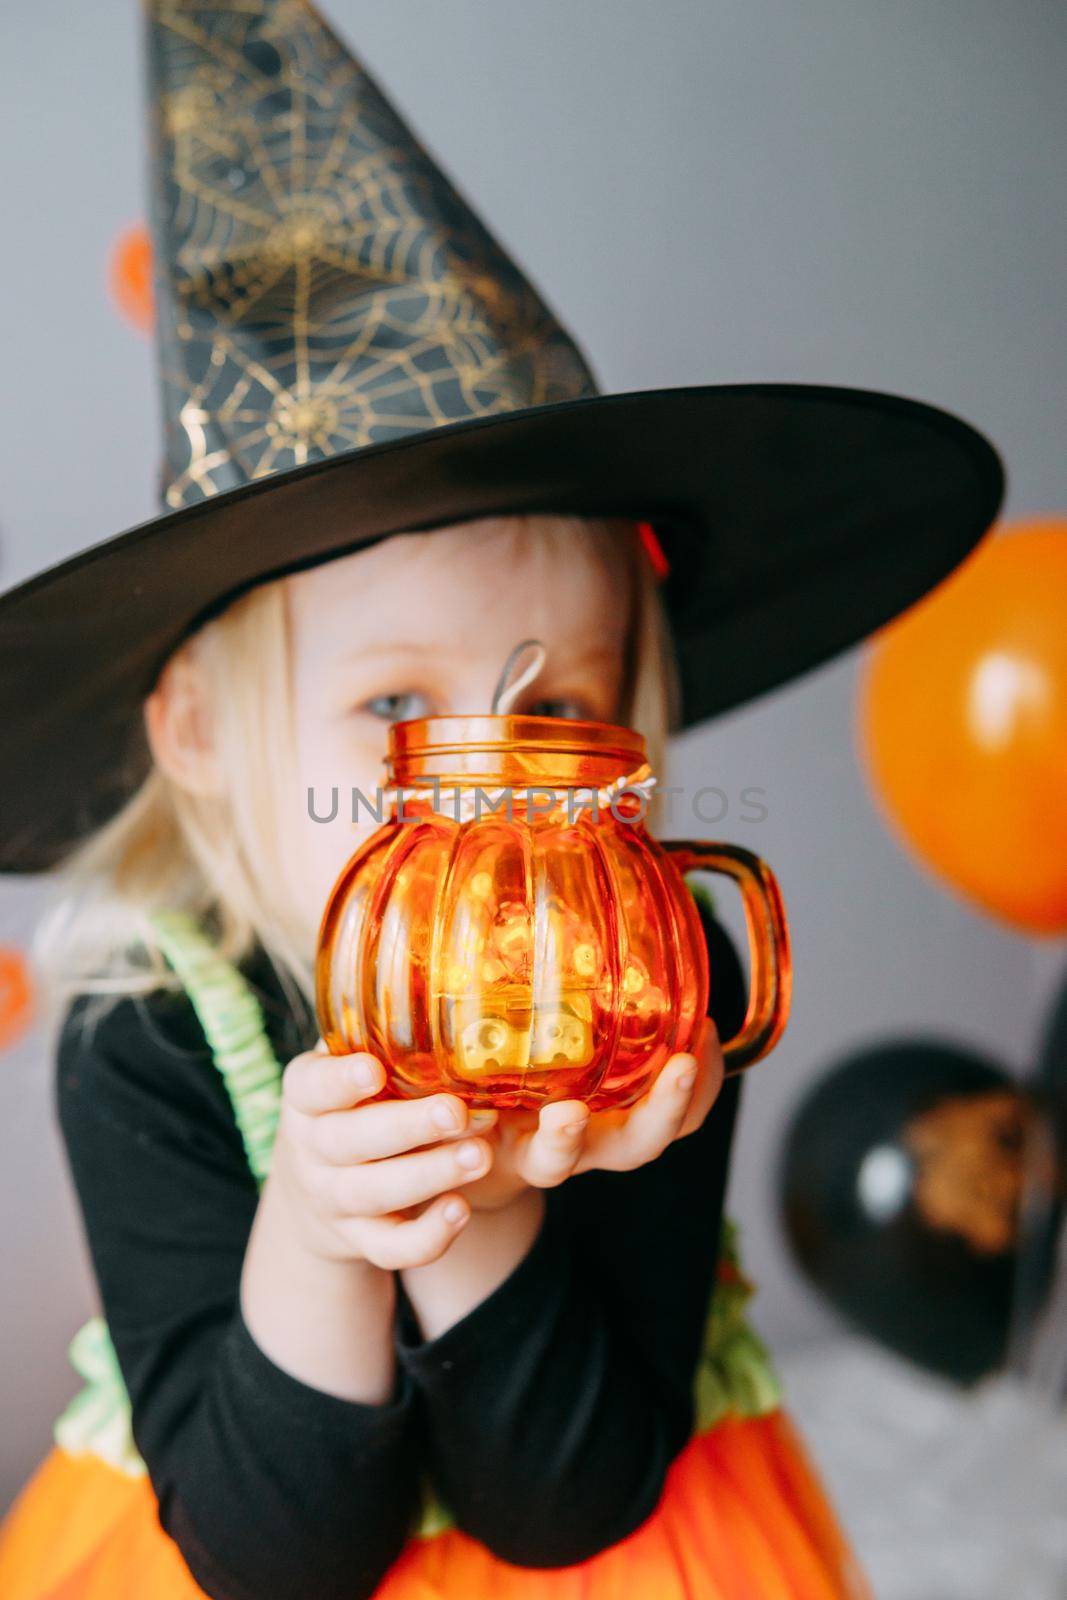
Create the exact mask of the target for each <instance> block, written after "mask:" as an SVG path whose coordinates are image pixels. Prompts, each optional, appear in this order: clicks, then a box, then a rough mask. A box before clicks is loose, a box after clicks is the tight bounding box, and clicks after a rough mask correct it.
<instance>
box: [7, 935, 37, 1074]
mask: <svg viewBox="0 0 1067 1600" xmlns="http://www.w3.org/2000/svg"><path fill="white" fill-rule="evenodd" d="M32 1017H33V986H32V984H31V983H30V974H29V970H28V968H27V966H26V958H25V957H24V956H23V954H22V951H21V950H15V949H12V948H11V947H10V946H8V947H3V946H0V1050H6V1049H7V1047H8V1045H10V1044H14V1042H15V1040H16V1039H17V1038H18V1037H19V1035H20V1034H22V1033H25V1031H26V1029H27V1028H28V1027H29V1025H30V1022H31V1020H32Z"/></svg>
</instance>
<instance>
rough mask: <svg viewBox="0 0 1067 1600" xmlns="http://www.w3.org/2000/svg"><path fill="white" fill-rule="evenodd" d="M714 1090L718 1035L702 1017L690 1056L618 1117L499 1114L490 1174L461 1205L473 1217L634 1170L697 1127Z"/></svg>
mask: <svg viewBox="0 0 1067 1600" xmlns="http://www.w3.org/2000/svg"><path fill="white" fill-rule="evenodd" d="M722 1082H723V1057H722V1050H721V1048H720V1045H719V1034H718V1030H717V1029H716V1027H715V1024H714V1022H713V1021H712V1019H711V1018H710V1017H708V1018H706V1019H705V1024H704V1029H703V1032H702V1034H701V1037H700V1040H699V1042H698V1045H697V1051H696V1054H695V1055H687V1054H684V1055H675V1056H671V1057H670V1058H669V1060H667V1061H666V1062H664V1064H663V1067H662V1069H661V1071H660V1073H659V1075H658V1077H657V1078H656V1080H655V1082H654V1083H653V1084H652V1087H651V1088H650V1089H649V1090H648V1091H647V1093H646V1094H644V1095H643V1096H642V1097H641V1099H640V1100H638V1101H636V1102H635V1104H634V1105H632V1106H627V1107H626V1108H625V1109H624V1110H609V1111H592V1112H591V1111H590V1110H589V1107H588V1106H587V1105H586V1104H585V1102H584V1101H582V1100H556V1101H554V1102H553V1103H552V1104H550V1105H546V1106H542V1107H541V1110H540V1113H539V1114H538V1113H535V1112H533V1111H504V1112H502V1113H501V1114H500V1116H499V1118H498V1121H497V1126H496V1128H495V1129H494V1130H493V1133H492V1135H491V1143H492V1145H493V1148H494V1151H495V1157H494V1161H493V1167H492V1171H491V1172H490V1173H488V1174H487V1176H485V1177H484V1178H480V1179H479V1181H478V1182H477V1183H476V1184H474V1185H472V1187H471V1188H469V1189H468V1190H467V1198H468V1199H469V1200H470V1203H471V1205H472V1206H473V1207H474V1208H475V1210H476V1211H477V1210H496V1209H497V1208H498V1207H500V1206H503V1205H507V1204H508V1203H509V1201H511V1200H514V1199H515V1198H516V1196H517V1195H518V1194H520V1193H521V1192H522V1190H523V1189H525V1188H527V1187H531V1188H537V1189H551V1188H555V1187H556V1185H557V1184H560V1183H563V1182H564V1180H565V1179H567V1178H570V1177H572V1176H573V1175H574V1174H575V1173H577V1172H588V1171H591V1170H592V1169H593V1168H602V1169H604V1170H607V1171H612V1172H628V1171H630V1170H632V1169H633V1168H634V1167H642V1166H644V1165H645V1163H646V1162H648V1161H654V1160H655V1158H656V1157H657V1156H658V1155H661V1154H662V1152H663V1151H664V1150H665V1149H666V1148H667V1146H668V1145H669V1144H670V1143H671V1142H672V1141H673V1140H675V1139H680V1138H682V1137H684V1135H686V1134H688V1133H694V1132H695V1131H696V1129H697V1128H699V1127H700V1125H701V1123H702V1122H703V1121H704V1118H705V1117H706V1116H707V1114H708V1112H709V1111H710V1110H711V1108H712V1106H713V1105H714V1104H715V1101H716V1099H717V1098H718V1094H719V1090H720V1089H721V1088H722Z"/></svg>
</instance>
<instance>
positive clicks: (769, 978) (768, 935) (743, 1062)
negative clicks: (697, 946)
mask: <svg viewBox="0 0 1067 1600" xmlns="http://www.w3.org/2000/svg"><path fill="white" fill-rule="evenodd" d="M660 843H661V845H662V848H663V849H664V850H666V851H668V852H669V853H670V854H671V856H672V857H674V860H675V864H676V865H677V866H678V868H679V869H680V871H681V872H682V874H683V876H684V874H685V873H687V872H721V873H725V874H726V876H727V877H730V878H733V880H734V882H735V883H736V884H737V887H738V888H739V890H740V891H741V903H742V906H743V907H744V912H745V928H746V931H747V933H748V948H749V970H750V979H749V996H748V1009H747V1011H746V1012H745V1020H744V1022H743V1023H742V1024H741V1027H740V1028H739V1029H738V1031H737V1033H735V1034H734V1036H733V1038H732V1039H727V1040H725V1041H724V1043H723V1046H722V1053H723V1058H724V1060H725V1062H726V1072H727V1076H729V1077H732V1076H733V1075H734V1074H735V1073H738V1072H743V1071H744V1070H745V1069H746V1067H750V1066H752V1065H753V1063H754V1062H756V1061H759V1060H760V1059H761V1058H762V1057H763V1056H765V1055H768V1054H769V1053H770V1051H771V1050H773V1049H774V1047H775V1045H776V1044H777V1043H778V1040H779V1039H780V1038H781V1036H782V1033H783V1032H784V1030H785V1025H786V1023H787V1021H788V1020H789V1006H790V1000H791V997H792V989H793V959H792V953H791V950H790V943H789V924H788V922H787V920H786V914H785V905H784V903H783V901H782V892H781V890H780V889H779V887H778V880H777V878H776V877H775V875H774V873H773V872H772V871H771V869H770V867H769V866H768V865H767V863H766V861H764V860H763V859H762V858H761V857H760V856H758V855H756V854H755V853H754V852H753V851H751V850H745V849H744V848H743V847H742V846H741V845H736V844H710V843H705V842H701V841H699V840H693V839H663V840H661V841H660Z"/></svg>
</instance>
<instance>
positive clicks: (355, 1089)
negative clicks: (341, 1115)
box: [282, 1050, 385, 1117]
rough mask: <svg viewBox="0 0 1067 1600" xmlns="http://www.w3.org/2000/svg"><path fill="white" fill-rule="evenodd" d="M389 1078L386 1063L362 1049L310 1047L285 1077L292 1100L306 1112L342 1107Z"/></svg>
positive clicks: (363, 1097) (313, 1114) (285, 1089)
mask: <svg viewBox="0 0 1067 1600" xmlns="http://www.w3.org/2000/svg"><path fill="white" fill-rule="evenodd" d="M384 1082H385V1072H384V1070H383V1068H382V1064H381V1062H380V1061H378V1060H377V1059H376V1058H375V1057H374V1056H371V1055H368V1054H367V1053H366V1051H363V1050H360V1051H358V1052H357V1053H356V1054H354V1055H350V1056H331V1055H323V1054H321V1053H320V1052H319V1051H316V1050H309V1051H307V1052H306V1053H305V1054H304V1055H301V1056H294V1058H293V1060H292V1061H290V1063H289V1065H288V1066H287V1067H286V1069H285V1072H284V1074H283V1077H282V1089H283V1092H284V1094H285V1098H286V1100H287V1101H288V1103H289V1104H290V1105H291V1106H293V1107H294V1108H295V1109H296V1110H297V1111H302V1112H303V1113H304V1114H305V1115H306V1116H309V1117H318V1116H322V1115H324V1114H325V1113H326V1112H327V1111H341V1110H344V1109H345V1108H347V1107H351V1106H355V1105H358V1104H359V1102H360V1101H361V1100H366V1099H367V1097H368V1096H369V1095H372V1094H375V1093H377V1091H378V1090H379V1089H380V1088H381V1086H382V1084H383V1083H384Z"/></svg>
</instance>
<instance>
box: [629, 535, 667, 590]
mask: <svg viewBox="0 0 1067 1600" xmlns="http://www.w3.org/2000/svg"><path fill="white" fill-rule="evenodd" d="M637 532H638V536H639V538H640V540H641V543H642V544H643V545H644V547H645V553H646V554H647V556H648V559H649V561H651V563H652V571H653V572H654V573H655V574H656V582H657V583H662V582H663V580H664V578H665V577H666V576H667V574H668V573H669V572H670V570H671V564H670V562H669V561H668V560H667V557H666V556H665V555H664V553H663V546H662V545H661V544H660V542H659V540H658V539H657V537H656V530H655V528H654V527H653V526H652V524H651V522H639V523H638V524H637Z"/></svg>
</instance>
